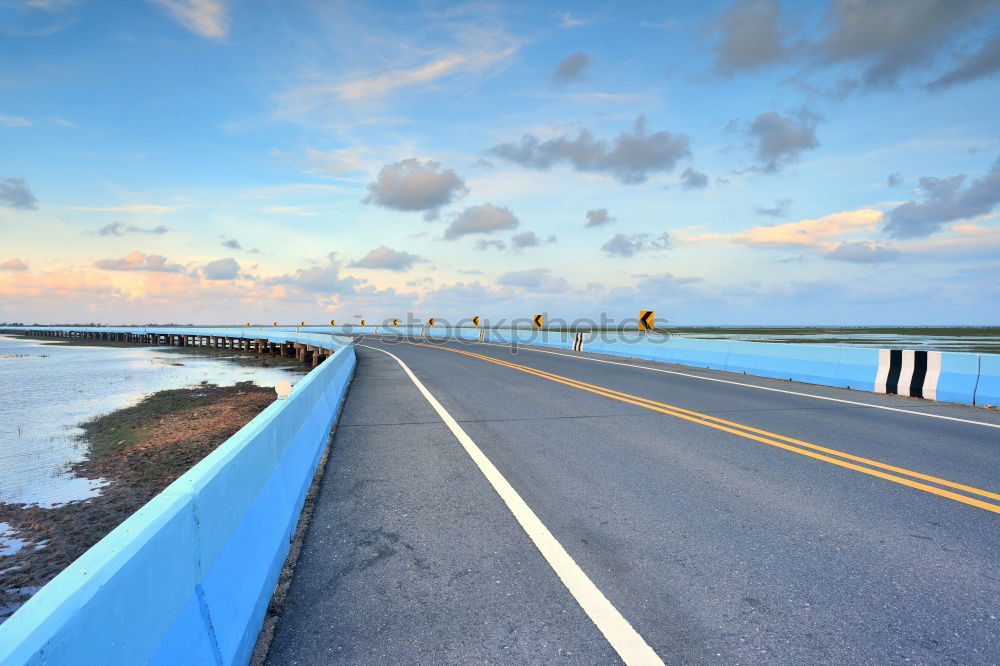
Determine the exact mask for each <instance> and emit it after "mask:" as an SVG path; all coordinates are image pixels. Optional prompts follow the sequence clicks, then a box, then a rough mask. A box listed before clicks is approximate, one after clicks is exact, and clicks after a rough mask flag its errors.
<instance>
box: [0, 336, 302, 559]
mask: <svg viewBox="0 0 1000 666" xmlns="http://www.w3.org/2000/svg"><path fill="white" fill-rule="evenodd" d="M305 372H306V369H305V368H304V367H303V368H301V369H300V368H299V367H295V368H293V369H292V370H289V369H283V368H276V367H259V366H252V365H246V364H240V363H236V362H234V361H229V360H225V359H221V358H215V357H211V356H197V355H193V354H188V353H184V354H179V353H176V352H170V351H166V350H164V349H162V348H159V349H158V348H155V347H78V346H62V345H52V344H42V343H40V342H37V341H29V340H23V339H19V338H12V337H4V336H0V502H7V503H26V504H36V505H39V506H43V507H51V506H57V505H59V504H63V503H65V502H70V501H74V500H81V499H86V498H87V497H92V496H94V495H96V494H98V493H99V492H100V488H101V486H103V485H104V481H103V480H101V479H96V480H95V479H84V478H80V477H76V476H74V475H72V474H71V473H69V472H68V471H67V466H68V465H70V464H72V463H74V462H78V461H80V460H82V458H83V456H84V454H85V453H86V445H85V443H84V442H82V441H80V439H79V438H78V436H79V435H80V434H81V433H82V432H83V431H82V430H81V429H80V428H79V427H78V425H79V424H80V423H82V422H84V421H87V420H89V419H91V418H93V417H95V416H98V415H100V414H107V413H109V412H113V411H115V410H118V409H122V408H124V407H130V406H132V405H135V404H136V403H138V402H140V401H141V400H142V399H143V398H144V397H145V396H147V395H149V394H150V393H155V392H156V391H162V390H165V389H177V388H183V387H185V386H190V385H194V384H198V383H200V382H202V381H207V382H211V383H213V384H218V385H219V386H232V385H233V384H236V383H238V382H244V381H253V382H254V383H256V384H258V385H260V386H274V384H275V383H277V382H278V381H279V380H282V379H287V380H288V381H290V382H292V383H293V384H294V383H295V382H296V381H297V380H298V379H299V378H300V377H302V376H304V375H305ZM6 532H7V526H6V525H4V524H0V554H2V553H3V551H4V548H5V547H6V548H10V547H14V546H13V544H11V543H10V539H9V535H8V534H6ZM5 536H6V537H7V538H5ZM5 543H6V546H5Z"/></svg>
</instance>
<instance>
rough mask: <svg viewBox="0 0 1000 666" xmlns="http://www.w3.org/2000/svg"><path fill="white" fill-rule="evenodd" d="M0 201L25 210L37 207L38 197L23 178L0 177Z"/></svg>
mask: <svg viewBox="0 0 1000 666" xmlns="http://www.w3.org/2000/svg"><path fill="white" fill-rule="evenodd" d="M0 203H3V204H4V205H6V206H9V207H11V208H23V209H25V210H33V209H35V208H38V199H36V198H35V195H34V194H32V192H31V188H30V187H28V182H27V181H26V180H25V179H24V178H0Z"/></svg>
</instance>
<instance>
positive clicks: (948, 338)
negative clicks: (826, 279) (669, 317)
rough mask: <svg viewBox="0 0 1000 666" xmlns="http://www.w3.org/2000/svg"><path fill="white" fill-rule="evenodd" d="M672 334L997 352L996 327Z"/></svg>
mask: <svg viewBox="0 0 1000 666" xmlns="http://www.w3.org/2000/svg"><path fill="white" fill-rule="evenodd" d="M671 333H672V335H675V336H678V337H684V338H709V339H716V340H746V341H753V342H786V343H803V344H810V343H811V344H823V345H847V346H850V347H879V348H886V349H922V350H927V351H952V352H971V353H977V354H996V353H1000V330H998V329H995V328H992V329H969V330H968V331H958V332H956V333H955V334H941V333H928V332H923V331H915V332H907V331H906V329H900V330H899V331H897V332H886V331H875V332H867V331H864V330H863V329H860V330H850V329H829V330H824V329H791V328H790V329H785V330H782V329H762V330H760V331H754V330H747V329H739V330H735V331H727V330H726V328H725V327H719V328H715V329H697V330H694V331H691V330H685V329H684V327H675V328H673V329H671Z"/></svg>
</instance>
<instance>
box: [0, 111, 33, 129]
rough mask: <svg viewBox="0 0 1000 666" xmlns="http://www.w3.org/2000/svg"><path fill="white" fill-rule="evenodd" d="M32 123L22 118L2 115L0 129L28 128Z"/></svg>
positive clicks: (0, 116) (0, 115)
mask: <svg viewBox="0 0 1000 666" xmlns="http://www.w3.org/2000/svg"><path fill="white" fill-rule="evenodd" d="M29 125H31V121H30V120H28V119H27V118H22V117H20V116H5V115H2V114H0V127H28V126H29Z"/></svg>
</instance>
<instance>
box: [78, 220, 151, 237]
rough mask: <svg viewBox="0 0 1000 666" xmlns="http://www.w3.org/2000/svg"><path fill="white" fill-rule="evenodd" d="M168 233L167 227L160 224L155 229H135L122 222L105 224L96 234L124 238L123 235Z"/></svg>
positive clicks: (135, 227)
mask: <svg viewBox="0 0 1000 666" xmlns="http://www.w3.org/2000/svg"><path fill="white" fill-rule="evenodd" d="M168 231H170V228H169V227H165V226H163V225H162V224H161V225H158V226H155V227H137V226H135V225H132V224H125V223H124V222H112V223H111V224H106V225H104V226H103V227H101V228H100V229H98V230H97V231H96V232H94V233H95V234H96V235H98V236H124V235H125V234H157V235H158V234H165V233H167V232H168Z"/></svg>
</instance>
